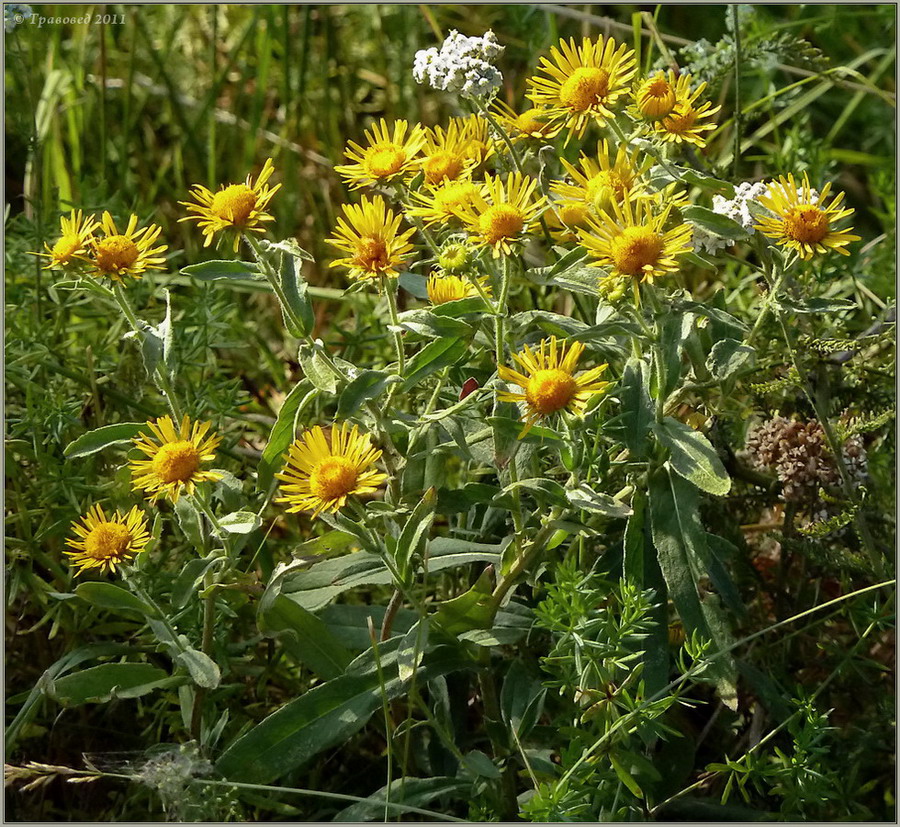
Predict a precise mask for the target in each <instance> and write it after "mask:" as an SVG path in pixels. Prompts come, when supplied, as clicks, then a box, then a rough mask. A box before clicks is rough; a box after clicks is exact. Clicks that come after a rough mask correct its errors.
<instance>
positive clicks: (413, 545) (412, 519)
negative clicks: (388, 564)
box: [394, 488, 437, 586]
mask: <svg viewBox="0 0 900 827" xmlns="http://www.w3.org/2000/svg"><path fill="white" fill-rule="evenodd" d="M436 503H437V492H436V491H435V489H434V488H429V489H428V490H427V491H426V492H425V494H424V496H423V497H422V499H421V500H419V502H418V504H417V505H416V507H415V508H414V509H413V511H412V514H410V515H409V518H408V519H407V521H406V524H405V525H404V526H403V531H402V532H401V533H400V537H399V538H398V540H397V550H396V552H395V558H394V562H395V565H396V566H397V571H398V573H399V575H400V577H401V578H402V579H403V583H404V585H406V586H412V575H413V570H412V563H413V561H414V560H416V559H421V558H422V552H423V551H424V549H425V543H426V542H427V541H428V533H429V532H430V531H431V525H432V523H433V522H434V506H435V504H436Z"/></svg>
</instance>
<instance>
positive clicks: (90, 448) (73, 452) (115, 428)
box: [63, 422, 147, 459]
mask: <svg viewBox="0 0 900 827" xmlns="http://www.w3.org/2000/svg"><path fill="white" fill-rule="evenodd" d="M146 427H147V423H146V422H118V423H116V424H115V425H104V426H103V427H102V428H95V429H94V430H93V431H88V432H87V433H84V434H82V435H81V436H80V437H78V438H77V439H74V440H72V442H70V443H69V444H68V445H67V446H66V448H65V450H64V451H63V453H64V454H65V455H66V456H67V457H68V458H69V459H80V458H81V457H86V456H89V455H90V454H96V453H97V451H102V450H103V449H104V448H109V447H110V446H111V445H122V444H124V443H127V442H131V441H132V440H133V439H134V438H135V437H137V436H138V435H139V434H140V433H141V432H142V431H143V430H144V429H145V428H146Z"/></svg>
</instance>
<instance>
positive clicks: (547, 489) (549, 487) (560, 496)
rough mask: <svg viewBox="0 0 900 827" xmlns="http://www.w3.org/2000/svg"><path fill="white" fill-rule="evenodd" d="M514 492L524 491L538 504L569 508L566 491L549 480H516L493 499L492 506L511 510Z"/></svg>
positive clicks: (513, 502) (513, 503)
mask: <svg viewBox="0 0 900 827" xmlns="http://www.w3.org/2000/svg"><path fill="white" fill-rule="evenodd" d="M514 491H520V492H521V491H524V492H526V493H528V494H531V496H532V497H534V498H535V500H537V501H538V502H539V503H542V502H546V503H549V504H551V505H558V506H560V507H562V508H567V507H568V506H569V499H568V497H567V496H566V494H567V492H566V489H565V488H563V487H562V485H560V484H559V483H558V482H556V480H551V479H544V478H538V479H532V480H517V481H516V482H513V483H510V484H509V485H507V486H506V487H505V488H503V490H502V491H501V492H500V493H499V494H498V495H497V496H496V497H495V498H494V503H493V504H494V505H495V506H497V507H498V508H513V507H514V506H515V501H514V500H513V498H512V496H511V495H512V493H513V492H514Z"/></svg>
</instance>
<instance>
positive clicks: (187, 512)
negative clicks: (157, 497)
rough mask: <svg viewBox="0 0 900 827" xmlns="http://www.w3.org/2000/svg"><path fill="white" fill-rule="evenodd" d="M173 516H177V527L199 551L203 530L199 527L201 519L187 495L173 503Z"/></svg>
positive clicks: (201, 544) (201, 545)
mask: <svg viewBox="0 0 900 827" xmlns="http://www.w3.org/2000/svg"><path fill="white" fill-rule="evenodd" d="M175 516H176V517H177V518H178V527H179V528H180V529H181V530H182V531H183V532H184V536H185V537H187V538H188V540H189V542H190V543H191V545H193V547H194V548H195V549H196V550H197V551H198V552H199V551H200V550H201V549H202V548H203V532H202V531H201V529H200V525H201V523H202V519H201V517H200V514H199V513H198V511H197V509H196V507H195V506H194V504H193V503H192V502H191V501H190V500H189V499H188V498H187V497H179V498H178V502H177V503H175Z"/></svg>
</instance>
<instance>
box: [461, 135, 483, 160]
mask: <svg viewBox="0 0 900 827" xmlns="http://www.w3.org/2000/svg"><path fill="white" fill-rule="evenodd" d="M487 154H488V145H487V144H486V143H485V142H484V141H479V140H478V139H477V138H470V139H469V143H468V144H466V157H467V158H474V159H475V160H476V161H478V163H479V164H480V163H481V162H482V161H483V160H484V159H485V158H487Z"/></svg>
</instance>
